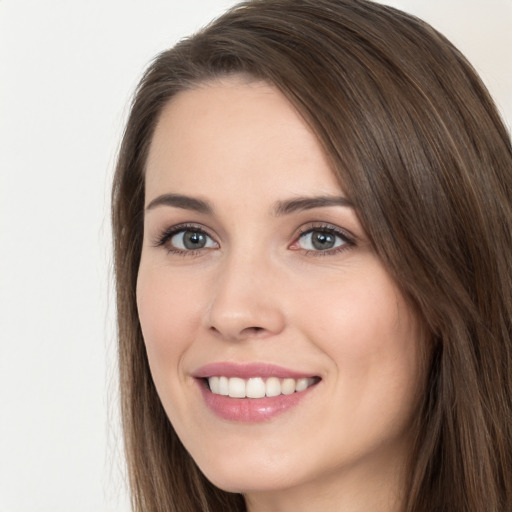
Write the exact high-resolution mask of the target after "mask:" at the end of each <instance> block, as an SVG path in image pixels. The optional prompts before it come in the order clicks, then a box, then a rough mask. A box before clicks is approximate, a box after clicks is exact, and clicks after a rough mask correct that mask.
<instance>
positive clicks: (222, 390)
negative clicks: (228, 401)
mask: <svg viewBox="0 0 512 512" xmlns="http://www.w3.org/2000/svg"><path fill="white" fill-rule="evenodd" d="M219 395H224V396H228V395H229V379H228V378H227V377H219Z"/></svg>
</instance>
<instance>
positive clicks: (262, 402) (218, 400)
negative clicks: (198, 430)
mask: <svg viewBox="0 0 512 512" xmlns="http://www.w3.org/2000/svg"><path fill="white" fill-rule="evenodd" d="M199 383H200V388H201V392H202V394H203V399H204V401H205V402H206V405H207V406H208V407H209V408H210V409H211V410H212V411H213V412H214V413H215V414H216V415H217V416H219V417H221V418H223V419H225V420H228V421H236V422H240V423H259V422H262V421H267V420H270V419H272V418H274V417H276V416H278V415H279V414H281V413H284V412H286V411H288V410H290V409H292V408H293V407H295V406H297V405H298V404H299V403H300V402H301V401H302V399H303V398H304V397H305V396H307V395H308V394H309V392H310V390H311V389H312V388H314V387H315V386H316V384H314V385H313V386H310V387H309V388H307V389H306V390H304V391H300V392H295V393H292V394H291V395H279V396H274V397H264V398H231V397H229V396H225V395H217V394H215V393H212V392H211V391H210V390H209V389H208V386H207V385H206V383H205V382H204V381H203V380H202V379H201V380H200V381H199Z"/></svg>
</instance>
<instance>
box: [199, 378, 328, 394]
mask: <svg viewBox="0 0 512 512" xmlns="http://www.w3.org/2000/svg"><path fill="white" fill-rule="evenodd" d="M205 381H206V383H207V386H208V388H209V390H210V391H211V392H212V393H213V394H214V395H222V396H227V397H230V398H265V397H268V398H272V397H277V396H280V395H292V394H294V393H300V392H302V391H305V390H306V389H308V388H310V387H311V386H313V385H315V384H317V383H318V382H319V381H320V378H319V377H303V378H299V379H292V378H282V379H280V378H278V377H268V378H263V377H251V378H249V379H242V378H240V377H225V376H212V377H207V378H205Z"/></svg>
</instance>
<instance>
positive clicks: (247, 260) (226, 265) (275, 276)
mask: <svg viewBox="0 0 512 512" xmlns="http://www.w3.org/2000/svg"><path fill="white" fill-rule="evenodd" d="M220 267H221V268H219V270H218V274H217V275H216V279H215V282H214V285H213V289H212V300H211V303H210V308H209V312H208V315H207V321H208V328H209V330H210V331H212V332H214V333H215V334H216V335H218V336H221V337H222V338H223V339H226V340H229V341H240V340H243V339H247V338H256V337H257V338H265V337H270V336H273V335H276V334H279V333H280V332H281V331H282V330H283V329H284V327H285V314H284V311H283V304H282V301H281V298H282V290H281V291H280V290H279V287H281V288H282V283H281V280H280V279H279V273H278V272H276V271H275V270H274V271H273V270H272V265H271V264H270V263H269V262H268V261H266V260H264V259H263V258H257V257H255V256H253V257H247V256H244V255H240V257H236V256H234V255H233V256H232V257H230V258H227V259H226V260H225V261H224V262H222V264H221V265H220Z"/></svg>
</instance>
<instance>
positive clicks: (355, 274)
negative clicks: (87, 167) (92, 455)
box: [113, 0, 512, 512]
mask: <svg viewBox="0 0 512 512" xmlns="http://www.w3.org/2000/svg"><path fill="white" fill-rule="evenodd" d="M511 195H512V149H511V144H510V139H509V137H508V134H507V132H506V130H505V128H504V127H503V124H502V122H501V120H500V118H499V115H498V114H497V112H496V109H495V107H494V105H493V103H492V101H491V99H490V97H489V95H488V94H487V92H486V90H485V88H484V86H483V85H482V84H481V82H480V80H479V79H478V77H477V76H476V74H475V72H474V71H473V70H472V68H471V67H470V65H469V64H468V63H467V62H466V61H465V59H464V58H463V57H462V56H461V55H460V53H459V52H458V51H457V50H456V49H455V48H453V46H451V44H450V43H449V42H448V41H446V39H444V38H443V37H442V36H441V35H439V34H438V33H436V32H435V31H434V30H433V29H432V28H431V27H429V26H428V25H426V24H425V23H423V22H421V21H419V20H417V19H415V18H413V17H411V16H409V15H406V14H404V13H401V12H399V11H397V10H395V9H392V8H389V7H385V6H381V5H377V4H373V3H371V2H368V1H365V0H358V1H353V0H314V1H313V0H299V1H297V0H260V1H253V2H247V3H245V4H241V5H240V6H239V7H235V8H234V9H232V10H231V11H229V12H227V13H226V14H225V15H223V16H222V17H221V18H219V19H218V20H216V21H215V22H213V23H212V24H211V25H209V26H208V27H207V28H206V29H204V30H203V31H201V32H199V33H198V34H196V35H194V36H192V37H191V38H189V39H186V40H184V41H182V42H180V43H179V44H178V45H177V46H176V47H174V48H173V49H171V50H169V51H166V52H164V53H163V54H161V55H160V56H159V57H158V58H157V59H156V60H155V62H154V63H153V64H152V65H151V67H150V68H149V70H148V71H147V72H146V74H145V76H144V78H143V79H142V81H141V84H140V86H139V88H138V90H137V93H136V96H135V100H134V102H133V106H132V111H131V115H130V118H129V120H128V125H127V128H126V132H125V135H124V139H123V143H122V148H121V152H120V156H119V162H118V167H117V173H116V177H115V182H114V189H113V224H114V238H115V258H116V259H115V261H116V263H115V264H116V278H117V301H118V316H119V343H120V345H119V350H120V371H121V392H122V406H123V421H124V433H125V444H126V453H127V458H128V466H129V473H130V483H131V490H132V496H133V506H134V509H135V510H138V511H142V510H144V511H157V510H158V511H160V510H172V511H180V512H182V511H187V510H189V511H199V510H201V511H203V510H205V511H206V510H208V511H221V510H222V511H227V510H232V511H240V510H249V511H250V512H260V511H268V510H272V511H288V510H294V511H301V510H322V511H331V510H336V511H338V510H344V511H351V512H355V511H361V510H374V511H383V512H384V511H385V512H391V511H408V512H413V511H414V512H421V511H425V512H426V511H432V510H436V511H438V510H439V511H440V510H446V511H468V512H469V511H471V512H473V511H481V510H486V511H495V512H498V511H505V510H510V509H512V476H511V475H512V473H511V471H510V468H511V467H512V432H511V421H510V420H511V418H512V404H511V401H512V400H511V398H512V393H511V362H512V359H511V343H510V335H511V321H510V319H511V311H512V302H511V299H512V292H511V290H512V274H511V271H510V265H509V262H508V259H509V254H510V252H511V250H512V235H511V233H512V213H511V207H510V205H511V204H512V201H511V199H512V197H511Z"/></svg>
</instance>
